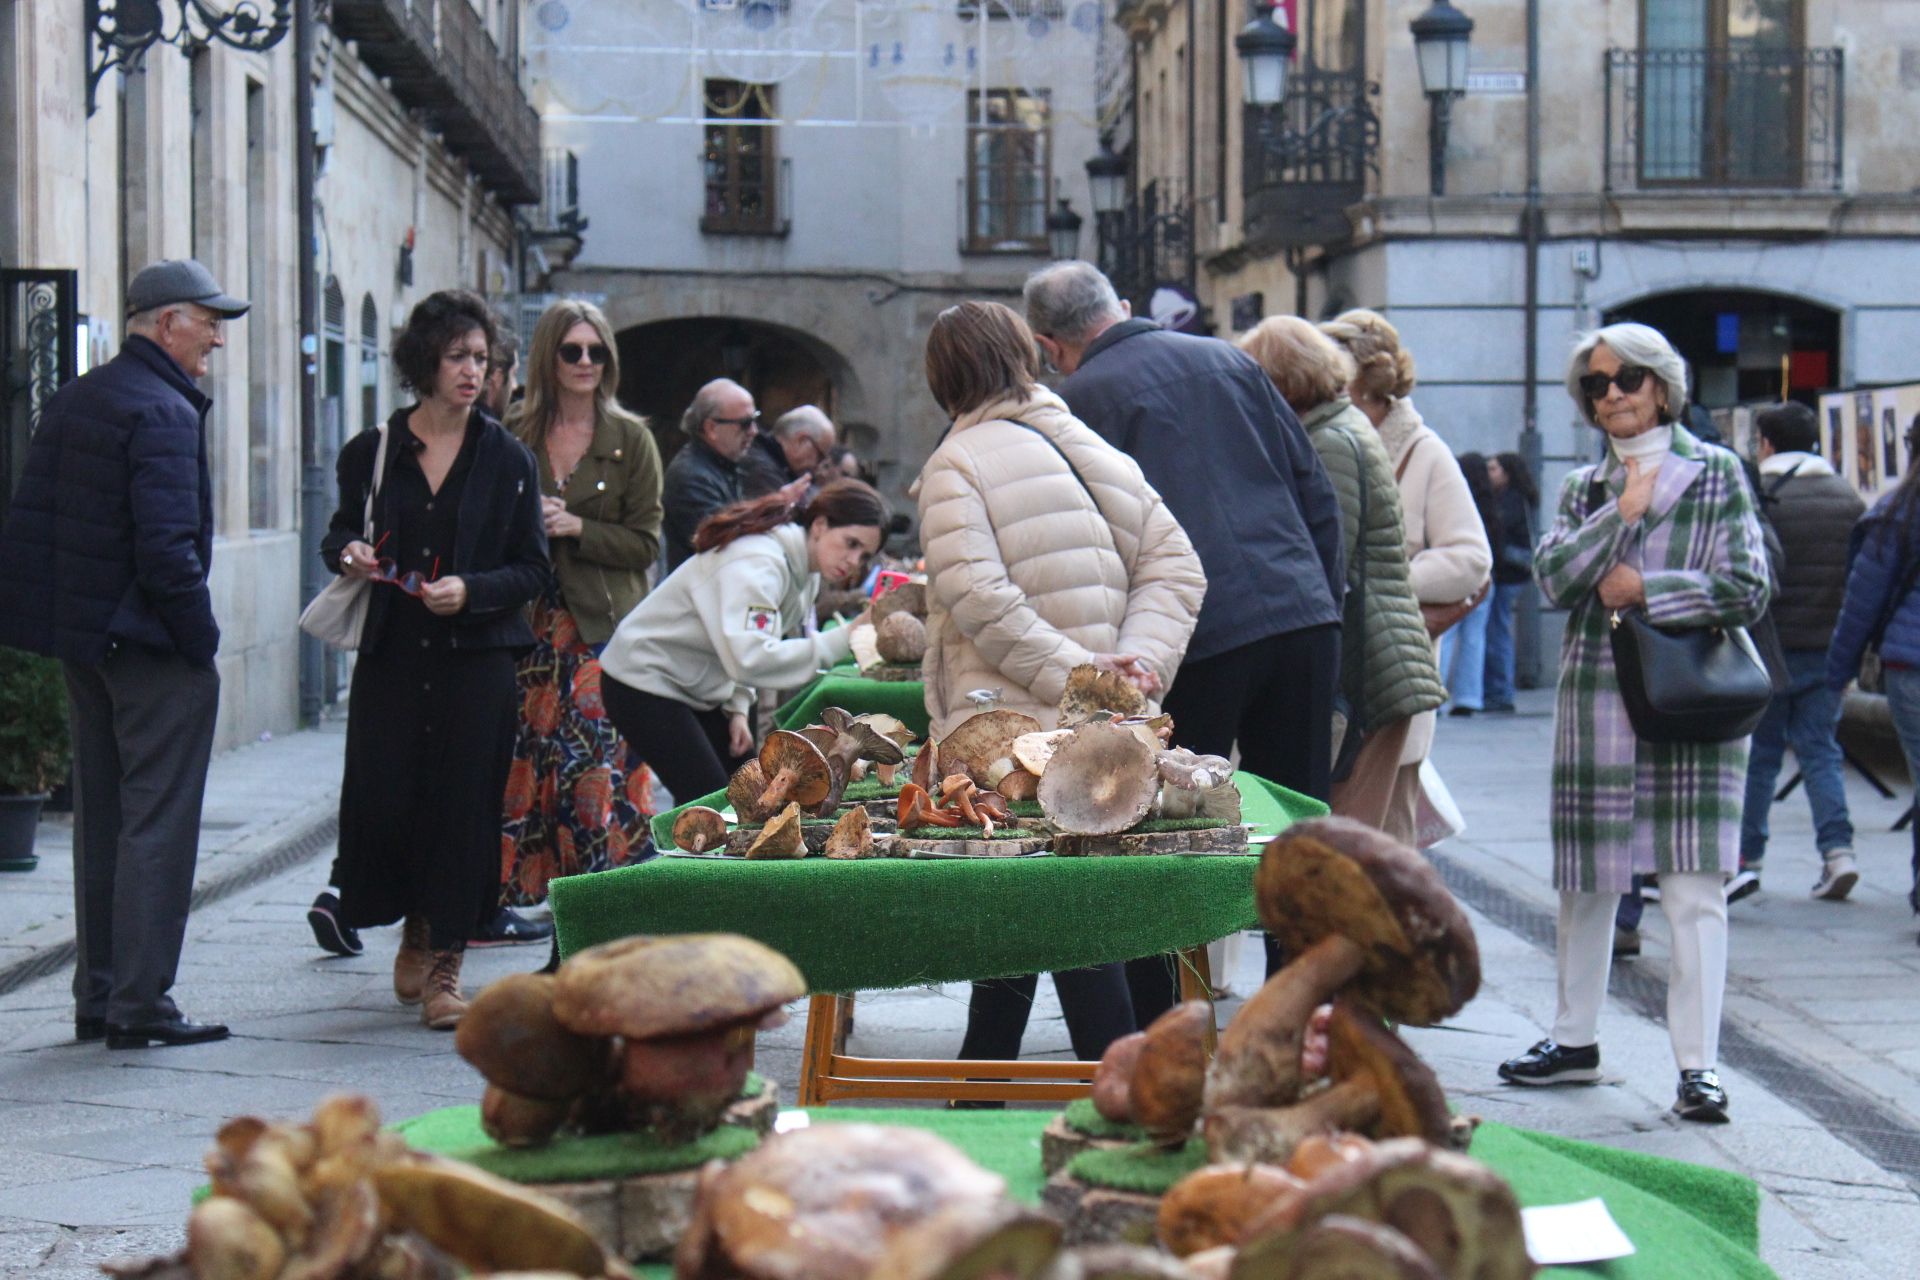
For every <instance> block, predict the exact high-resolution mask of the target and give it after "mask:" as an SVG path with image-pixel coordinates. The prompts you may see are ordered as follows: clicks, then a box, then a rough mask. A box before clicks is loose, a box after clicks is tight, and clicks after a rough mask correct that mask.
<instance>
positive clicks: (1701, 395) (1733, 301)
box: [1606, 289, 1840, 409]
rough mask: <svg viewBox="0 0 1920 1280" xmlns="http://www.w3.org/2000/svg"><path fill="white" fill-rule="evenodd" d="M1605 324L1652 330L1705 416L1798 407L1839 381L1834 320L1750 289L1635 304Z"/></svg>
mask: <svg viewBox="0 0 1920 1280" xmlns="http://www.w3.org/2000/svg"><path fill="white" fill-rule="evenodd" d="M1606 320H1607V323H1608V324H1613V323H1616V322H1618V321H1624V320H1632V321H1638V322H1639V323H1641V324H1645V325H1651V326H1653V327H1654V328H1655V329H1658V330H1659V331H1660V332H1661V333H1663V334H1665V335H1666V336H1667V340H1668V341H1669V342H1671V343H1673V345H1674V346H1675V347H1676V348H1677V349H1678V350H1679V352H1680V354H1681V355H1683V356H1685V357H1686V358H1687V363H1688V364H1689V365H1691V366H1692V367H1693V381H1694V386H1693V388H1692V390H1693V398H1694V399H1695V400H1696V401H1698V402H1699V403H1700V404H1702V405H1704V406H1706V407H1707V408H1709V409H1718V408H1723V407H1725V406H1728V405H1735V404H1753V403H1766V402H1773V401H1779V400H1782V399H1789V398H1790V399H1794V400H1799V401H1801V402H1803V403H1804V404H1806V405H1807V406H1808V407H1810V408H1815V407H1818V397H1819V393H1820V392H1821V391H1823V390H1826V389H1828V388H1830V387H1832V386H1834V385H1835V384H1837V383H1838V382H1839V380H1840V314H1839V312H1837V311H1833V310H1831V309H1829V308H1827V307H1823V306H1820V305H1819V304H1817V303H1812V302H1807V301H1805V300H1803V299H1800V298H1795V297H1790V296H1788V295H1786V294H1780V293H1766V292H1763V291H1761V290H1757V289H1689V290H1686V291H1685V292H1680V293H1663V294H1656V295H1654V296H1652V297H1649V298H1640V299H1637V300H1636V301H1633V302H1630V303H1627V304H1626V305H1625V306H1622V307H1617V308H1615V309H1614V310H1612V311H1610V312H1608V313H1607V317H1606Z"/></svg>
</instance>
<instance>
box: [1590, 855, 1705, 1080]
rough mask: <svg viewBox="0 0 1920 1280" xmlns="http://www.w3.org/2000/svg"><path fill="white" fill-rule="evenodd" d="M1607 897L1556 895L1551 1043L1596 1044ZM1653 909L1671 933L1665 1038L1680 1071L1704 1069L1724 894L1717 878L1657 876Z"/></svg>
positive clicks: (1612, 904)
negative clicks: (1555, 1004) (1556, 994)
mask: <svg viewBox="0 0 1920 1280" xmlns="http://www.w3.org/2000/svg"><path fill="white" fill-rule="evenodd" d="M1619 903H1620V896H1619V895H1618V894H1614V893H1562V894H1561V895H1560V933H1559V960H1560V1009H1559V1013H1558V1015H1557V1016H1556V1017H1555V1018H1554V1022H1553V1038H1554V1040H1555V1041H1556V1042H1558V1043H1560V1044H1565V1045H1572V1046H1574V1047H1575V1048H1579V1047H1582V1046H1585V1045H1590V1044H1594V1043H1596V1042H1597V1041H1598V1039H1599V1026H1600V1004H1601V1002H1602V1001H1603V1000H1605V999H1606V997H1607V971H1608V969H1609V968H1611V967H1612V965H1613V913H1614V909H1615V908H1616V907H1617V906H1618V905H1619ZM1660 909H1661V910H1662V911H1664V912H1666V913H1667V927H1668V930H1669V931H1670V932H1671V933H1672V934H1673V960H1672V962H1671V964H1670V965H1669V966H1668V970H1667V1032H1668V1034H1669V1035H1671V1036H1672V1037H1673V1056H1674V1059H1675V1060H1676V1061H1677V1062H1678V1063H1679V1064H1680V1069H1681V1070H1682V1071H1700V1070H1711V1069H1712V1068H1713V1067H1714V1065H1715V1063H1716V1062H1717V1061H1718V1059H1719V1056H1720V1006H1721V1005H1722V1004H1723V1003H1724V1002H1725V999H1726V993H1727V891H1726V880H1725V877H1723V876H1722V875H1721V874H1720V873H1719V872H1718V871H1699V872H1688V873H1686V874H1671V873H1670V874H1667V875H1663V876H1661V877H1660Z"/></svg>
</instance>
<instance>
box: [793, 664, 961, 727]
mask: <svg viewBox="0 0 1920 1280" xmlns="http://www.w3.org/2000/svg"><path fill="white" fill-rule="evenodd" d="M828 707H839V708H840V709H841V710H842V711H846V712H848V713H850V714H852V715H856V716H864V715H870V714H872V713H873V712H876V711H883V712H885V713H886V714H888V715H890V716H893V717H895V718H896V719H898V720H899V721H900V722H901V723H902V724H904V725H906V726H907V728H909V729H911V730H913V732H914V733H915V735H917V736H919V737H922V738H924V737H926V736H927V724H928V721H927V702H926V686H925V685H924V684H922V683H920V682H919V681H918V680H866V679H863V678H861V675H860V669H859V668H858V667H856V666H853V665H852V664H851V663H849V664H847V665H845V666H840V667H834V668H833V669H832V670H830V671H828V672H827V673H826V674H825V675H823V676H821V677H820V678H819V679H818V680H815V681H814V682H813V683H812V684H810V685H808V686H807V687H806V688H804V689H802V690H801V691H800V692H799V693H797V694H795V695H794V696H793V698H792V699H791V700H790V701H788V702H786V703H784V704H782V706H781V707H780V709H779V710H778V711H775V712H774V713H773V723H774V725H775V726H776V727H778V728H781V729H804V728H806V727H807V726H808V725H810V724H815V723H818V721H819V719H820V713H821V711H823V710H825V709H826V708H828Z"/></svg>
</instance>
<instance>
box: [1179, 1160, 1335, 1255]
mask: <svg viewBox="0 0 1920 1280" xmlns="http://www.w3.org/2000/svg"><path fill="white" fill-rule="evenodd" d="M1305 1185H1306V1184H1305V1183H1303V1182H1301V1181H1300V1179H1299V1178H1296V1177H1295V1176H1294V1175H1292V1174H1290V1173H1288V1172H1287V1171H1286V1170H1285V1169H1280V1168H1276V1167H1275V1166H1273V1165H1270V1164H1210V1165H1206V1166H1204V1167H1202V1168H1199V1169H1195V1170H1194V1171H1193V1172H1192V1173H1190V1174H1188V1175H1187V1176H1186V1177H1184V1178H1182V1179H1180V1181H1178V1182H1176V1183H1174V1184H1173V1185H1172V1186H1171V1187H1169V1188H1167V1193H1166V1195H1164V1196H1162V1197H1161V1198H1160V1212H1159V1214H1158V1217H1157V1219H1156V1223H1155V1233H1156V1234H1157V1235H1158V1236H1159V1237H1160V1243H1161V1244H1163V1245H1165V1246H1166V1247H1167V1252H1169V1253H1171V1254H1173V1255H1174V1256H1175V1257H1176V1258H1184V1257H1187V1256H1188V1255H1190V1254H1195V1253H1199V1252H1201V1251H1202V1250H1205V1249H1212V1248H1216V1247H1218V1246H1220V1245H1223V1244H1238V1243H1239V1241H1240V1236H1241V1234H1242V1233H1243V1232H1245V1231H1246V1229H1247V1227H1248V1225H1249V1224H1250V1223H1252V1222H1253V1221H1254V1220H1255V1219H1257V1218H1259V1217H1260V1216H1261V1215H1262V1214H1264V1213H1265V1212H1266V1211H1267V1210H1268V1209H1269V1208H1270V1207H1271V1206H1272V1205H1273V1203H1274V1201H1276V1200H1278V1199H1280V1198H1281V1197H1283V1196H1291V1195H1297V1194H1298V1193H1299V1192H1300V1190H1301V1188H1302V1187H1304V1186H1305Z"/></svg>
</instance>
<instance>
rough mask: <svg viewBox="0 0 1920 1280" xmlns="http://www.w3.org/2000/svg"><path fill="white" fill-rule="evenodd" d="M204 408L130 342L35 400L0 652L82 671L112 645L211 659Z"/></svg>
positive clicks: (152, 348) (5, 544)
mask: <svg viewBox="0 0 1920 1280" xmlns="http://www.w3.org/2000/svg"><path fill="white" fill-rule="evenodd" d="M212 404H213V402H212V401H211V400H209V399H208V398H207V397H206V396H205V395H203V394H201V391H200V389H199V387H197V386H195V385H194V382H193V379H192V378H189V377H188V376H187V374H186V371H185V370H184V369H182V368H181V367H180V366H179V365H178V364H176V363H175V362H174V360H173V358H172V357H171V356H169V355H168V354H167V353H166V352H165V351H162V350H161V349H160V347H159V346H158V345H156V344H155V343H153V342H151V341H149V340H148V339H146V338H143V337H139V336H138V335H135V336H133V337H129V338H128V339H127V341H126V345H125V346H123V347H122V348H121V349H120V354H119V355H117V356H115V357H114V358H113V359H112V360H110V361H108V362H107V363H106V364H104V365H102V366H100V367H99V368H98V369H95V370H94V371H93V372H91V373H89V374H87V375H86V376H85V377H82V378H79V379H77V380H75V381H73V382H70V383H68V384H67V385H66V386H64V387H62V388H61V389H60V390H59V391H58V392H56V393H55V394H54V396H53V398H52V399H51V400H49V401H47V404H46V408H45V409H44V410H42V412H41V415H40V426H39V428H38V429H37V430H36V431H35V432H34V435H33V441H32V444H31V445H30V446H29V447H28V450H27V459H26V467H25V469H24V471H23V472H22V474H21V477H20V484H19V487H18V488H17V489H16V490H15V491H14V495H13V505H12V507H11V509H10V510H9V511H8V513H7V523H6V529H5V531H4V533H0V644H6V645H11V646H13V647H14V648H16V649H26V650H29V651H30V652H33V653H43V654H47V655H49V656H51V657H55V658H64V659H67V660H69V661H73V662H84V663H97V662H99V661H101V660H102V659H103V658H105V657H106V655H107V651H108V649H109V648H111V647H112V646H113V645H115V644H136V645H139V646H141V647H142V648H146V649H152V650H155V651H158V652H162V653H178V654H180V655H182V656H183V657H185V658H186V659H188V660H189V661H191V662H196V663H203V664H204V663H211V662H212V661H213V655H214V652H215V651H216V650H217V649H218V648H219V647H220V628H219V626H218V624H216V623H215V622H214V620H213V598H212V596H211V595H210V594H209V592H208V590H207V570H208V567H209V565H210V564H211V562H212V559H213V487H212V483H211V480H210V479H209V477H208V474H207V441H206V429H205V423H206V416H207V410H208V408H209V407H211V405H212Z"/></svg>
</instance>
